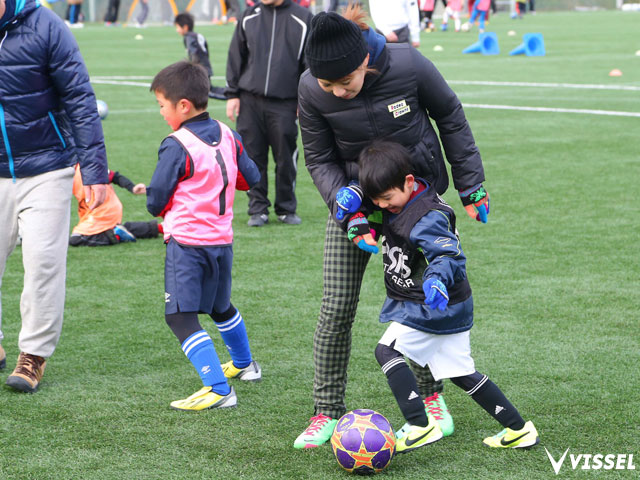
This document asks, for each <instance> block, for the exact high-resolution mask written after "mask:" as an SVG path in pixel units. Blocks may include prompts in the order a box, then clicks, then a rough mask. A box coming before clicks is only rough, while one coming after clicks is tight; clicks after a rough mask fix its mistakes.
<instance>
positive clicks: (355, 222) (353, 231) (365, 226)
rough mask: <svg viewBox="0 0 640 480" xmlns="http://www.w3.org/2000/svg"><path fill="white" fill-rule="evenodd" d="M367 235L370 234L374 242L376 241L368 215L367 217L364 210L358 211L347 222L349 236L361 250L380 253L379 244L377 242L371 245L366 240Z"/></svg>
mask: <svg viewBox="0 0 640 480" xmlns="http://www.w3.org/2000/svg"><path fill="white" fill-rule="evenodd" d="M367 235H369V238H370V240H371V241H372V242H375V240H373V234H372V233H371V228H370V227H369V222H368V221H367V217H365V216H364V215H363V214H362V212H358V213H356V214H355V215H353V216H352V217H351V219H350V220H349V223H348V224H347V237H349V240H351V241H352V242H353V243H355V244H356V245H357V246H358V248H359V249H360V250H364V251H365V252H369V253H374V254H375V253H378V246H377V245H375V244H374V245H370V244H369V243H367V241H366V240H365V237H366V236H367Z"/></svg>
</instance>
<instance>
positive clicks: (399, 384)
mask: <svg viewBox="0 0 640 480" xmlns="http://www.w3.org/2000/svg"><path fill="white" fill-rule="evenodd" d="M359 167H360V170H359V180H360V187H361V188H362V191H363V192H364V195H365V196H366V197H368V198H369V199H371V200H372V201H373V203H374V204H375V205H377V206H379V207H380V208H381V209H383V210H382V254H383V265H384V281H385V286H386V289H387V298H386V300H385V302H384V305H383V307H382V311H381V313H380V321H381V322H391V323H390V324H389V327H388V328H387V330H386V332H385V333H384V335H383V336H382V338H381V339H380V341H379V343H378V346H377V347H376V352H375V354H376V359H377V360H378V363H379V364H380V366H381V367H382V371H383V372H384V373H385V375H386V376H387V381H388V383H389V386H390V387H391V390H392V392H393V394H394V396H395V397H396V401H397V402H398V405H399V407H400V410H401V411H402V414H403V415H404V417H405V419H406V421H407V423H406V424H405V425H404V426H403V427H402V428H401V429H400V430H399V431H398V432H397V434H396V436H397V438H398V440H397V444H396V451H397V452H398V453H405V452H409V451H411V450H414V449H416V448H419V447H422V446H424V445H427V444H429V443H432V442H435V441H437V440H439V439H440V438H442V432H441V430H440V427H439V425H438V422H437V421H435V420H434V419H433V418H431V415H430V414H429V415H427V414H426V412H425V409H424V404H423V403H422V401H421V399H420V395H419V394H418V385H417V383H416V379H415V376H414V374H413V372H412V371H411V370H410V368H409V366H408V365H407V364H406V362H405V357H407V358H409V359H411V360H413V361H414V362H416V363H418V364H419V365H421V366H423V367H424V366H425V365H429V368H430V369H431V373H432V374H433V377H434V378H435V379H436V380H440V379H443V378H450V379H451V381H452V382H453V383H454V384H455V385H457V386H458V387H460V388H462V389H463V390H465V392H467V393H468V394H469V396H470V397H471V398H472V399H473V400H474V401H475V402H476V403H478V404H479V405H480V406H481V407H482V408H484V409H485V410H486V411H487V412H488V413H489V415H491V416H492V417H493V418H495V419H496V420H497V421H498V422H499V423H500V424H501V425H502V426H503V427H504V430H502V431H501V432H500V433H498V434H497V435H495V436H493V437H487V438H485V439H484V441H483V443H484V444H485V445H487V446H489V447H495V448H526V447H531V446H533V445H536V444H537V443H538V442H539V439H538V432H537V431H536V428H535V427H534V426H533V423H532V422H531V421H529V422H525V421H524V420H523V419H522V417H521V416H520V414H519V413H518V410H516V408H515V407H514V406H513V405H512V404H511V402H510V401H509V400H507V398H506V397H505V395H504V394H503V393H502V391H501V390H500V389H499V388H498V386H497V385H496V384H494V383H493V382H492V381H491V380H489V378H488V377H487V376H486V375H483V374H481V373H479V372H478V371H477V370H476V368H475V364H474V361H473V358H472V357H471V347H470V343H469V330H470V329H471V327H472V325H473V297H472V296H471V287H470V286H469V281H468V280H467V274H466V269H465V263H466V257H465V255H464V253H463V252H462V249H461V248H460V242H459V239H458V236H457V234H456V217H455V214H454V213H453V209H452V208H451V207H450V206H449V205H447V204H446V203H445V202H444V201H443V200H442V199H441V198H440V197H439V196H438V194H437V193H436V192H435V189H434V188H431V186H430V185H429V184H428V183H427V182H426V181H425V180H423V179H421V178H417V177H414V176H413V174H412V171H413V170H412V168H411V159H410V154H409V152H408V151H407V150H406V149H405V148H404V147H403V146H402V145H400V144H397V143H394V142H387V141H376V142H374V143H372V144H371V145H370V146H368V147H366V148H365V149H364V150H363V151H362V152H361V154H360V158H359Z"/></svg>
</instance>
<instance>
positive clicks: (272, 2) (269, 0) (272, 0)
mask: <svg viewBox="0 0 640 480" xmlns="http://www.w3.org/2000/svg"><path fill="white" fill-rule="evenodd" d="M0 1H2V2H4V0H0ZM283 3H284V0H262V4H263V5H269V6H271V7H279V6H280V5H282V4H283Z"/></svg>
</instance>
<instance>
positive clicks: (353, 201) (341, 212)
mask: <svg viewBox="0 0 640 480" xmlns="http://www.w3.org/2000/svg"><path fill="white" fill-rule="evenodd" d="M336 203H337V204H338V211H337V212H336V218H337V219H338V220H342V219H343V218H344V217H345V215H346V214H347V213H356V212H357V211H358V210H360V207H361V206H362V189H361V188H360V186H359V185H358V184H357V183H355V182H352V183H350V184H349V186H347V187H342V188H341V189H340V190H338V193H336Z"/></svg>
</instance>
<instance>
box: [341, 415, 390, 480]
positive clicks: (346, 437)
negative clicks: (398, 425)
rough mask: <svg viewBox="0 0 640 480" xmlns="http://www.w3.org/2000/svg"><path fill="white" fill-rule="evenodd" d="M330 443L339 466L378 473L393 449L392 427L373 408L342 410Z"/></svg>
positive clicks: (365, 472)
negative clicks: (343, 411)
mask: <svg viewBox="0 0 640 480" xmlns="http://www.w3.org/2000/svg"><path fill="white" fill-rule="evenodd" d="M331 446H332V447H333V453H334V455H335V456H336V460H337V461H338V465H340V466H341V467H342V468H344V469H345V470H346V471H347V472H350V473H360V474H368V473H378V472H381V471H382V470H384V469H385V468H386V467H387V466H388V465H389V463H391V459H392V458H393V454H394V453H395V451H396V437H395V434H394V432H393V428H392V427H391V424H390V423H389V420H387V419H386V418H385V417H384V416H383V415H381V414H379V413H378V412H375V411H373V410H361V409H359V410H354V411H352V412H348V413H345V414H344V415H343V416H342V417H341V418H340V420H338V423H337V424H336V428H335V430H334V431H333V435H332V436H331Z"/></svg>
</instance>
